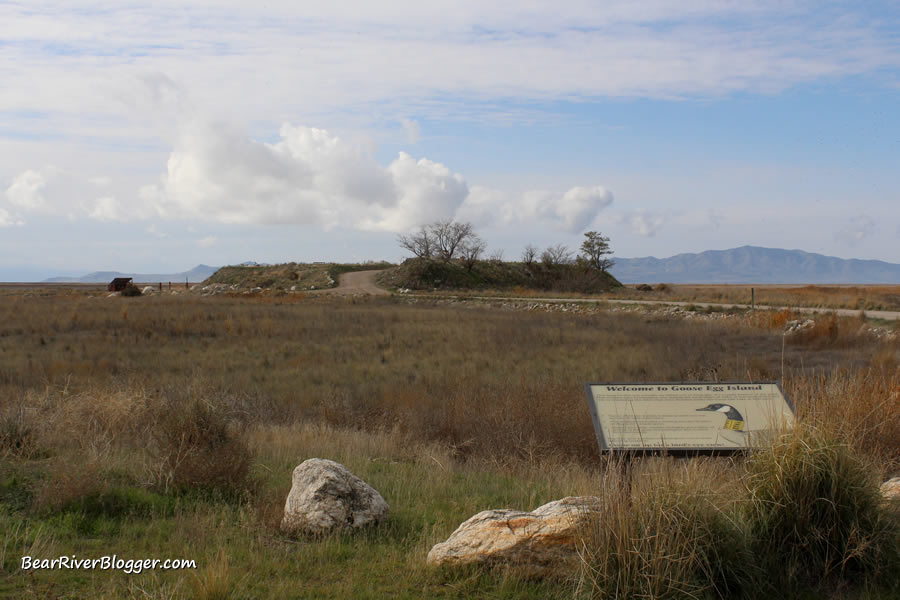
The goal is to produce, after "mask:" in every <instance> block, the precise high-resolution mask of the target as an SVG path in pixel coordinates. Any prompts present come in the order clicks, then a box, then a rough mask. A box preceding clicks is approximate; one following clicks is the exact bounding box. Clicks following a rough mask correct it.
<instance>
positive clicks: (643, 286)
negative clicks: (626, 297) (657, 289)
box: [634, 283, 653, 292]
mask: <svg viewBox="0 0 900 600" xmlns="http://www.w3.org/2000/svg"><path fill="white" fill-rule="evenodd" d="M634 289H636V290H637V291H639V292H652V291H653V288H652V287H650V286H649V285H647V284H646V283H642V284H640V285H639V286H637V287H636V288H634Z"/></svg>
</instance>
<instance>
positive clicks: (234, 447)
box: [150, 399, 252, 496]
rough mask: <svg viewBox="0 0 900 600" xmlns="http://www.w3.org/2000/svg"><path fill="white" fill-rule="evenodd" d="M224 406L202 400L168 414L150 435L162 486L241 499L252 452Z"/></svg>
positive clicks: (163, 415)
mask: <svg viewBox="0 0 900 600" xmlns="http://www.w3.org/2000/svg"><path fill="white" fill-rule="evenodd" d="M237 427H238V425H237V424H236V423H234V422H232V421H231V420H230V419H229V416H228V414H227V412H226V411H225V410H223V409H222V408H221V407H220V406H216V405H215V404H213V403H211V402H209V401H206V400H204V399H194V400H192V401H190V402H189V403H188V404H187V405H182V406H181V407H174V410H165V411H164V412H163V414H162V415H160V417H159V420H158V421H157V423H156V427H155V428H154V429H153V430H152V431H151V432H150V434H151V436H152V437H153V438H154V440H155V442H156V445H155V448H154V450H152V451H151V453H152V454H153V456H154V458H155V460H156V464H155V466H154V469H153V476H154V479H155V481H156V483H157V485H159V486H160V487H162V488H163V489H166V490H168V489H169V488H174V489H175V490H178V491H187V490H201V491H211V492H217V493H222V494H224V495H226V496H235V495H239V494H240V492H242V491H243V490H245V489H246V486H247V479H248V474H249V472H250V465H251V459H252V456H251V453H250V450H249V449H248V447H247V444H246V443H245V442H244V441H243V439H242V438H241V436H240V433H239V432H238V431H237Z"/></svg>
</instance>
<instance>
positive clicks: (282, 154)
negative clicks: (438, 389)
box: [0, 0, 900, 281]
mask: <svg viewBox="0 0 900 600" xmlns="http://www.w3.org/2000/svg"><path fill="white" fill-rule="evenodd" d="M0 24H2V27H0V82H2V83H0V280H7V281H10V280H12V281H16V280H18V281H28V280H37V279H42V278H45V277H51V276H56V275H79V274H84V273H87V272H89V271H95V270H118V271H127V272H145V273H146V272H155V273H160V272H176V271H183V270H187V269H189V268H191V267H193V266H194V265H196V264H198V263H204V264H208V265H216V266H218V265H224V264H236V263H239V262H243V261H246V260H255V261H258V262H270V263H276V262H287V261H298V262H306V261H341V262H345V261H365V260H381V259H386V260H390V261H399V260H402V259H403V258H404V257H405V256H406V254H405V253H404V251H403V250H402V249H401V248H400V247H399V246H398V244H397V242H396V238H397V235H398V234H406V233H409V232H410V231H412V230H415V229H416V228H417V227H419V226H421V225H422V224H426V223H431V222H434V221H436V220H440V219H456V220H459V221H466V222H471V223H472V224H473V225H474V227H475V229H476V231H477V232H478V233H479V234H480V235H481V237H483V238H484V239H485V241H486V242H487V246H488V254H491V255H498V256H499V255H502V256H503V257H504V258H505V259H507V260H517V259H518V257H519V256H520V255H521V252H522V249H523V248H524V247H525V246H526V245H528V244H532V245H535V246H538V247H546V246H551V245H556V244H565V245H568V246H569V247H570V248H572V249H576V248H577V247H578V246H579V245H580V243H581V240H582V239H583V234H584V233H585V232H586V231H591V230H594V231H599V232H601V233H602V234H604V235H606V236H609V238H610V246H611V248H612V250H613V251H614V253H615V255H614V256H620V257H639V256H657V257H666V256H672V255H675V254H679V253H683V252H701V251H704V250H710V249H727V248H733V247H738V246H742V245H747V244H750V245H757V246H766V247H778V248H789V249H794V248H797V249H802V250H806V251H808V252H818V253H822V254H827V255H831V256H839V257H844V258H868V259H879V260H885V261H889V262H900V110H898V107H900V7H898V6H897V4H896V3H894V2H877V1H873V2H865V3H857V2H829V1H816V2H807V1H790V0H786V1H778V2H774V1H773V2H769V1H767V0H761V1H759V2H752V3H750V2H745V1H730V0H722V1H719V2H712V1H707V0H680V1H679V2H671V1H668V0H665V1H663V0H645V1H642V2H631V1H626V2H619V1H616V0H609V1H604V2H596V1H595V0H589V1H570V2H565V1H555V2H540V1H530V0H518V1H515V2H512V1H490V0H478V1H470V0H453V1H447V2H445V1H442V0H437V1H432V2H421V1H416V2H413V1H385V2H373V1H371V0H368V1H356V0H349V1H343V2H342V1H338V2H330V3H323V2H305V1H302V0H300V1H296V0H294V1H285V0H266V1H263V2H244V1H237V0H236V1H230V0H221V1H211V0H210V1H207V0H178V1H169V0H155V1H154V2H152V3H151V2H140V3H136V2H130V1H129V0H93V1H92V0H66V1H46V2H44V1H40V0H27V1H19V0H13V1H8V0H0Z"/></svg>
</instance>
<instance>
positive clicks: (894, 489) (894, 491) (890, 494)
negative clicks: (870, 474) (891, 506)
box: [881, 477, 900, 500]
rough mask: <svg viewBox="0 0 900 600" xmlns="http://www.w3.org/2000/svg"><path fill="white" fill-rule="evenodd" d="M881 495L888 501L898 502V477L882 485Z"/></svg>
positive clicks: (899, 496) (899, 489)
mask: <svg viewBox="0 0 900 600" xmlns="http://www.w3.org/2000/svg"><path fill="white" fill-rule="evenodd" d="M881 494H882V495H883V496H884V497H885V498H888V499H889V500H900V477H894V478H893V479H888V480H887V481H885V482H884V483H882V484H881Z"/></svg>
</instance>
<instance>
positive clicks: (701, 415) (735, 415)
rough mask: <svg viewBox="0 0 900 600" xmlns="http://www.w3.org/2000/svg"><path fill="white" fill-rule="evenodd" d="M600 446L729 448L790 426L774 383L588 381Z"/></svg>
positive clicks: (786, 405)
mask: <svg viewBox="0 0 900 600" xmlns="http://www.w3.org/2000/svg"><path fill="white" fill-rule="evenodd" d="M584 387H585V392H586V393H587V401H588V406H589V407H590V410H591V417H592V418H593V420H594V429H595V431H596V432H597V440H598V441H599V442H600V449H601V451H604V452H607V451H610V450H629V451H632V450H642V451H648V450H649V451H670V452H673V453H687V452H704V451H710V452H734V451H738V450H742V449H744V448H748V447H751V446H752V445H753V443H754V442H755V441H757V440H758V439H759V438H760V437H761V436H765V435H766V434H770V433H773V432H776V431H778V430H779V429H781V428H783V427H789V426H790V425H792V424H793V421H794V407H793V406H792V405H791V403H790V401H789V400H788V399H787V397H786V396H785V395H784V391H783V390H782V389H781V386H780V385H779V384H778V383H774V382H764V383H741V382H723V383H587V384H585V386H584Z"/></svg>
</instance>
